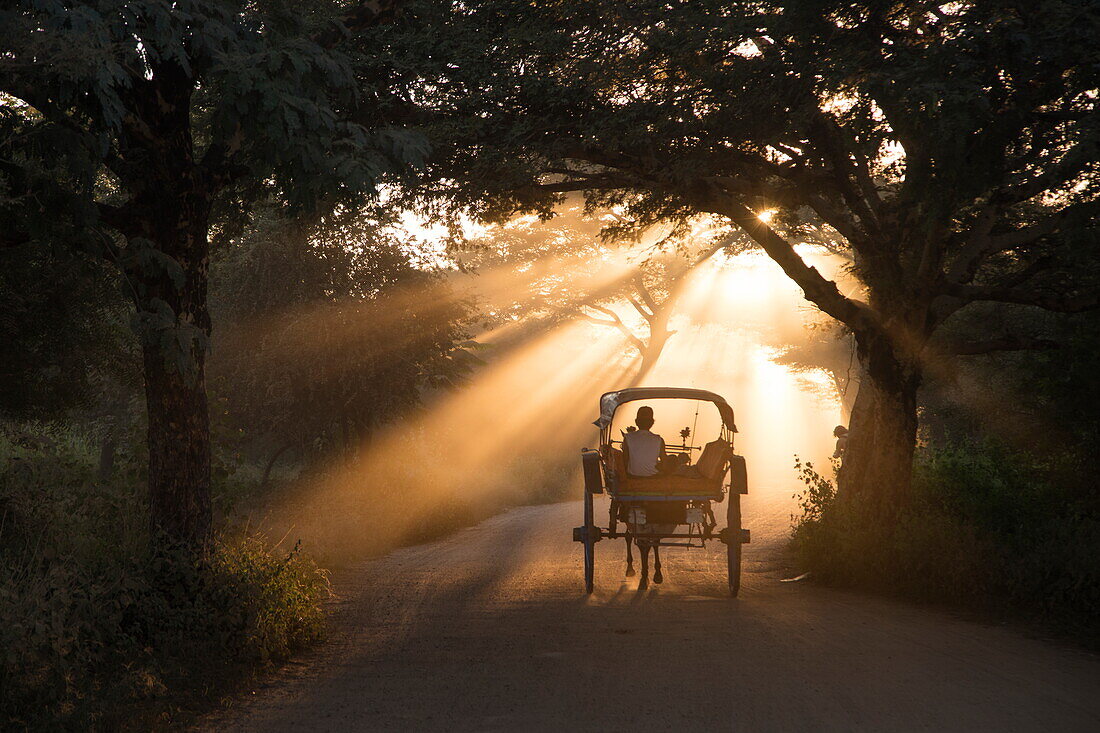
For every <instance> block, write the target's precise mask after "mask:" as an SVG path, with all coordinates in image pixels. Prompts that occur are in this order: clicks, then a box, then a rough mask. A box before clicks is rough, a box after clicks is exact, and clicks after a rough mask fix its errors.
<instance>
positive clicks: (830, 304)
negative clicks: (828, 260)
mask: <svg viewBox="0 0 1100 733" xmlns="http://www.w3.org/2000/svg"><path fill="white" fill-rule="evenodd" d="M724 198H725V197H724ZM702 208H704V209H705V210H708V211H710V212H712V213H715V214H718V215H720V216H725V217H727V218H729V219H730V221H732V222H733V223H734V224H736V225H737V226H738V227H740V228H741V229H742V230H744V232H745V233H746V234H748V235H749V236H750V237H752V239H753V240H754V241H755V242H756V243H757V244H759V245H760V247H761V248H762V249H763V250H764V251H765V252H766V253H767V254H768V256H769V257H771V258H772V260H774V261H775V263H776V264H778V265H779V266H780V267H782V268H783V272H785V273H786V274H787V277H789V278H791V280H794V282H795V283H796V284H797V285H798V286H799V287H800V288H802V292H803V293H804V294H805V295H806V298H807V299H808V300H810V301H811V302H813V303H814V304H815V305H817V307H818V308H820V309H821V310H823V311H825V312H826V313H828V314H829V315H830V316H832V317H833V318H835V319H837V320H838V321H840V322H841V323H844V324H846V325H848V326H849V327H850V328H851V329H852V330H853V331H857V332H858V331H864V332H867V331H879V332H881V330H882V327H881V324H880V322H879V319H878V316H876V315H875V313H874V311H872V310H871V308H870V307H868V306H867V304H866V303H861V302H860V301H857V300H852V299H851V298H847V297H845V296H844V295H843V294H841V292H840V289H839V288H837V285H836V283H835V282H833V281H832V280H829V279H828V278H826V277H824V276H822V274H821V273H820V272H818V271H817V269H816V268H814V267H810V266H809V265H807V264H806V263H805V261H803V259H802V258H801V257H799V255H798V253H797V252H796V251H795V249H794V247H793V246H792V245H791V243H790V242H788V241H787V240H786V239H784V238H783V237H781V236H779V235H778V234H776V232H775V231H774V230H773V229H772V228H771V227H769V226H767V225H766V224H765V223H764V222H762V221H760V219H759V218H758V217H757V216H756V214H754V213H753V212H752V211H751V210H750V209H749V208H748V207H747V206H745V205H744V204H741V203H739V202H736V201H732V200H729V199H728V198H726V200H721V201H719V200H710V201H707V202H705V204H704V206H703V207H702Z"/></svg>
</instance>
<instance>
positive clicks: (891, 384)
mask: <svg viewBox="0 0 1100 733" xmlns="http://www.w3.org/2000/svg"><path fill="white" fill-rule="evenodd" d="M860 346H861V349H860V352H861V353H860V361H861V363H862V365H863V368H864V371H863V376H862V379H861V381H860V386H859V393H858V394H857V396H856V401H855V405H854V406H853V408H852V418H851V425H850V426H849V428H850V432H849V435H848V447H847V449H846V450H845V454H844V461H843V464H842V466H841V469H840V474H839V476H838V483H839V486H838V490H839V496H840V498H841V500H842V501H845V502H849V503H852V504H854V505H856V506H858V507H859V508H860V509H861V510H866V511H868V512H870V513H874V514H888V513H892V512H893V511H895V510H897V509H898V508H900V507H901V506H903V505H904V504H905V502H906V501H908V498H909V494H910V485H911V474H912V469H913V452H914V450H915V447H916V440H917V389H918V387H919V386H920V380H921V374H920V369H919V367H918V366H917V365H916V364H914V363H906V362H904V361H903V360H901V359H899V358H897V355H896V354H895V353H894V351H893V349H892V347H891V344H890V343H889V341H888V340H887V339H886V338H884V337H881V336H877V337H871V338H868V339H865V343H861V344H860Z"/></svg>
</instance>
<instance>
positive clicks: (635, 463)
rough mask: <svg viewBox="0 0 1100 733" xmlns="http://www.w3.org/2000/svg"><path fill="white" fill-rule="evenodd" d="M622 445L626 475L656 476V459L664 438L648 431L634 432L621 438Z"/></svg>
mask: <svg viewBox="0 0 1100 733" xmlns="http://www.w3.org/2000/svg"><path fill="white" fill-rule="evenodd" d="M623 443H624V444H625V445H626V455H627V466H626V471H627V473H629V474H630V475H631V476H655V475H656V474H657V459H658V458H660V457H661V449H662V448H664V446H665V440H664V438H662V437H661V436H660V435H657V434H656V433H651V432H650V431H648V430H635V431H634V432H632V433H627V434H626V435H625V436H624V437H623Z"/></svg>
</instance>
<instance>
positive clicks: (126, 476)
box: [0, 430, 328, 729]
mask: <svg viewBox="0 0 1100 733" xmlns="http://www.w3.org/2000/svg"><path fill="white" fill-rule="evenodd" d="M49 433H50V431H49V430H44V431H43V430H37V431H36V434H38V435H48V434H49ZM93 453H94V451H90V450H88V449H87V442H86V441H83V440H81V439H80V437H79V436H76V435H73V434H65V433H64V431H62V432H61V433H60V434H57V435H53V436H52V437H51V439H50V440H49V441H48V442H42V441H38V442H35V441H29V440H23V439H21V438H19V437H18V436H17V437H13V436H12V434H11V433H10V432H9V433H5V434H0V456H2V457H3V458H4V463H3V464H2V465H3V469H2V473H0V728H3V729H8V728H15V729H18V728H34V729H57V728H66V729H115V728H120V727H123V728H132V729H147V728H149V727H150V726H152V725H155V724H157V723H158V722H164V721H166V720H167V721H174V720H178V719H179V717H180V715H181V713H180V710H181V708H183V709H186V708H188V706H190V705H191V704H192V702H194V701H195V700H197V699H199V698H202V697H204V696H206V695H207V694H208V691H210V690H222V689H224V688H225V687H227V686H229V685H231V683H232V682H233V680H234V679H235V678H240V677H241V676H242V675H246V674H247V673H248V670H250V669H252V668H254V667H255V666H256V665H258V664H263V663H265V662H268V661H278V660H280V659H284V658H286V656H287V655H288V654H290V653H291V652H292V651H293V650H294V649H295V648H297V647H300V646H302V645H304V644H306V643H309V642H310V641H312V640H314V639H316V638H317V637H318V636H319V635H320V633H321V630H322V623H323V615H322V608H321V601H322V600H323V599H324V598H325V596H326V594H327V592H328V583H327V579H326V575H325V573H324V571H322V570H320V569H319V568H318V567H317V566H316V565H315V564H314V563H313V562H312V561H311V560H310V559H309V558H307V557H306V556H304V555H303V554H302V552H301V551H300V548H298V547H297V546H296V547H295V548H293V549H292V550H290V551H287V550H279V549H278V548H277V547H274V546H272V545H271V544H270V543H268V542H267V541H266V540H265V539H264V538H263V537H261V536H259V535H256V534H250V533H239V534H236V535H225V536H222V537H220V538H218V539H217V540H215V541H214V542H213V543H212V544H211V546H210V547H209V549H208V551H206V552H204V553H202V554H201V556H199V557H195V556H194V554H191V553H182V552H181V553H163V552H162V553H158V554H153V553H152V552H151V551H150V550H149V547H150V543H149V541H148V537H147V535H146V531H145V520H144V517H145V511H144V505H143V504H144V502H143V500H142V499H141V494H142V493H143V492H139V491H136V490H135V489H134V488H133V487H134V485H135V482H133V481H132V480H131V479H132V476H131V475H130V473H129V471H128V470H126V469H125V468H124V470H122V471H120V473H119V477H118V479H117V480H115V481H109V482H100V481H97V480H96V479H95V478H94V475H93V474H94V471H93V468H92V467H93V465H94V463H93V461H92V460H91V456H92V454H93Z"/></svg>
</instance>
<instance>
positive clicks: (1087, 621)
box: [792, 444, 1100, 637]
mask: <svg viewBox="0 0 1100 733" xmlns="http://www.w3.org/2000/svg"><path fill="white" fill-rule="evenodd" d="M795 467H796V470H798V472H799V475H800V478H801V479H802V481H803V483H805V484H806V487H807V488H806V491H805V492H803V493H802V494H799V495H798V500H799V505H800V508H801V510H802V514H801V515H800V516H797V517H794V518H793V519H794V526H793V537H792V547H793V549H794V551H795V553H796V555H797V557H798V559H799V560H800V562H801V563H802V564H803V565H804V566H805V567H806V568H807V569H809V570H811V571H812V572H813V573H814V574H815V576H817V577H818V578H820V579H822V580H824V581H825V582H829V583H834V584H839V585H848V586H859V587H865V588H872V589H876V590H880V591H885V592H888V593H891V594H896V595H901V596H905V597H909V598H915V599H921V600H929V601H937V602H948V603H952V604H955V605H962V606H966V607H971V608H980V609H984V610H986V611H996V612H998V613H1005V612H1010V613H1012V614H1014V615H1019V614H1023V615H1025V616H1027V617H1029V618H1034V619H1041V620H1043V621H1047V622H1053V623H1056V624H1062V625H1069V626H1073V627H1076V628H1078V629H1080V630H1082V631H1085V632H1086V633H1088V634H1089V636H1090V637H1095V635H1096V634H1097V632H1098V631H1100V628H1098V626H1097V623H1098V619H1100V567H1098V566H1097V563H1096V561H1095V558H1096V557H1098V556H1100V521H1098V517H1097V514H1096V512H1095V507H1094V506H1093V505H1092V504H1091V499H1090V497H1089V496H1086V495H1081V494H1079V493H1077V492H1075V491H1073V490H1072V489H1070V488H1067V486H1066V485H1065V484H1061V483H1058V482H1057V481H1056V480H1055V479H1056V477H1057V476H1058V475H1060V472H1059V470H1058V467H1057V466H1052V465H1051V464H1049V463H1038V462H1036V461H1034V459H1032V458H1031V457H1029V456H1027V455H1024V454H1020V453H1017V452H1013V451H1009V450H1007V449H1005V448H1004V447H1002V446H998V445H995V444H982V445H976V444H964V445H956V446H952V447H950V448H946V449H941V450H932V449H925V450H923V451H922V452H921V453H920V455H919V456H918V459H917V461H916V463H915V466H914V475H913V496H912V501H911V502H910V503H909V505H908V506H906V507H905V508H904V509H903V510H901V512H900V513H899V515H898V516H897V517H896V519H895V520H894V521H893V522H891V523H882V522H881V521H880V520H876V519H872V518H870V517H868V516H867V515H866V514H864V513H863V512H861V511H860V509H859V507H858V506H854V505H852V504H851V503H849V502H844V501H838V500H837V499H836V490H835V487H834V484H833V482H832V481H831V480H830V479H828V478H826V477H824V476H822V475H821V474H820V473H818V472H817V471H816V470H815V469H814V468H813V466H812V465H811V464H802V463H801V462H798V461H797V460H796V464H795Z"/></svg>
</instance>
